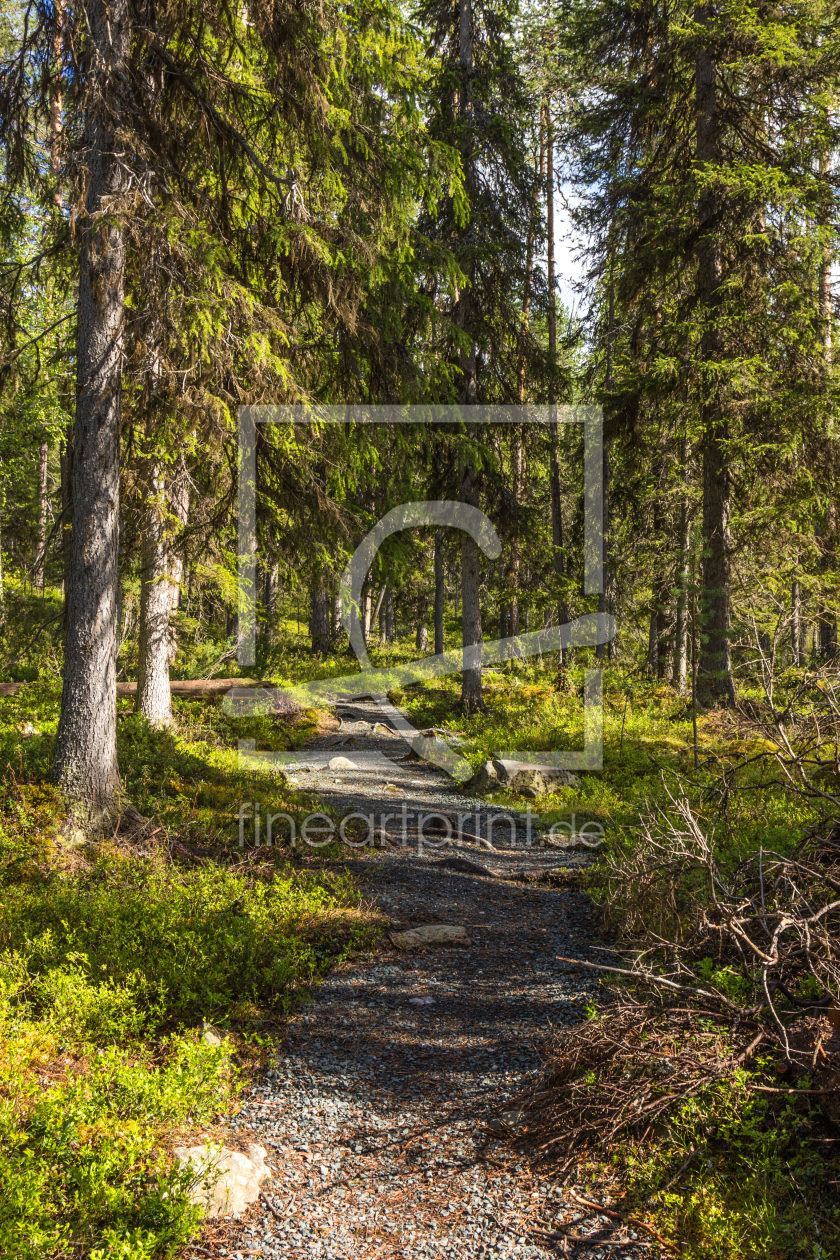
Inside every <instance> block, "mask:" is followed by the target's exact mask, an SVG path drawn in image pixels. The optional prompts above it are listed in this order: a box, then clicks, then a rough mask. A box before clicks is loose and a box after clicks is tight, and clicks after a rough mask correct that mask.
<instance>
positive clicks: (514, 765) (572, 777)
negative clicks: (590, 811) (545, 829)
mask: <svg viewBox="0 0 840 1260" xmlns="http://www.w3.org/2000/svg"><path fill="white" fill-rule="evenodd" d="M466 786H467V787H468V788H469V790H470V791H471V792H475V793H476V794H478V795H481V794H482V793H483V792H492V791H493V790H494V789H497V788H504V790H505V791H506V792H512V793H514V795H518V796H525V797H530V798H531V799H532V800H533V799H536V797H538V796H545V795H547V794H548V793H550V792H556V791H557V790H558V789H559V788H579V787H580V779H579V778H578V777H577V775H576V774H572V773H571V771H569V770H559V769H557V768H556V767H554V766H537V765H526V764H525V763H524V762H521V761H507V760H505V759H504V758H500V759H498V760H495V761H485V763H484V765H483V766H481V767H480V768H479V769H478V770H477V771H476V772H475V774H474V775H473V777H472V778H471V779H470V781H469V783H468V784H466Z"/></svg>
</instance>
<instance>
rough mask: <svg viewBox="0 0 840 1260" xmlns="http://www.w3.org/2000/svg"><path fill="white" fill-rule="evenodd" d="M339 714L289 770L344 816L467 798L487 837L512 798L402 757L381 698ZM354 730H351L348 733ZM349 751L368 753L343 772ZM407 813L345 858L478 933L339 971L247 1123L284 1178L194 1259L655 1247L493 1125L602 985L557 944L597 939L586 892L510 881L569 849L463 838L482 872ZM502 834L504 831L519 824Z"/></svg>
mask: <svg viewBox="0 0 840 1260" xmlns="http://www.w3.org/2000/svg"><path fill="white" fill-rule="evenodd" d="M339 711H340V712H343V713H345V714H346V716H345V717H344V718H343V722H342V729H341V731H339V732H338V733H337V735H336V734H334V735H332V736H330V737H322V738H321V739H320V740H318V741H316V742H315V743H314V744H313V745H312V746H311V747H310V748H309V749H308V750H307V753H306V760H307V764H309V765H310V766H312V767H313V769H311V770H308V771H306V770H302V769H301V770H300V771H296V772H295V774H294V776H293V777H294V778H295V779H297V780H298V781H299V782H301V783H304V782H305V783H306V786H307V787H311V788H312V789H313V790H314V791H316V792H317V793H318V795H319V796H320V797H321V798H322V799H323V800H324V801H325V803H326V804H328V805H329V806H330V807H331V808H332V809H334V810H335V811H336V812H337V813H338V815H339V816H346V815H347V814H348V813H350V812H353V811H359V812H363V813H365V814H370V813H374V814H375V815H376V816H377V822H376V826H377V829H378V830H379V829H380V828H381V822H380V817H379V816H380V815H381V814H382V813H392V814H396V815H397V818H398V819H399V820H400V822H401V820H402V817H403V811H402V805H403V802H405V806H406V811H405V813H406V815H407V816H408V820H409V821H408V823H407V825H406V834H407V835H411V825H412V822H416V815H417V813H418V812H420V813H426V814H429V815H432V814H436V813H438V814H440V813H442V814H443V815H444V816H454V814H455V813H456V812H458V811H459V810H460V811H461V812H462V813H466V812H468V811H472V812H473V823H474V824H475V828H476V829H475V831H474V834H476V835H481V836H486V834H487V828H488V819H489V818H492V817H493V815H494V814H498V813H499V812H500V811H499V810H496V809H494V808H493V807H488V806H486V805H484V804H482V803H477V802H476V801H472V800H469V799H467V798H465V797H463V796H462V795H460V793H459V792H458V790H457V788H456V787H455V786H454V785H452V784H451V782H450V781H449V780H448V779H447V778H446V776H445V775H444V774H443V773H442V772H439V771H437V770H435V769H434V768H431V767H429V766H426V765H423V764H422V763H419V762H417V761H413V760H407V761H406V760H403V761H397V760H396V759H397V758H398V757H402V756H404V754H405V752H406V747H407V746H406V744H405V743H403V741H402V739H401V738H399V737H396V736H394V735H393V734H392V733H390V732H387V731H386V730H384V729H382V728H379V729H378V730H377V729H374V723H375V722H376V721H377V720H378V710H377V709H376V707H375V705H374V704H373V703H370V704H369V705H366V704H364V703H361V702H360V703H357V704H354V705H353V706H352V709H351V708H349V707H344V706H339ZM362 723H364V724H366V725H361V724H362ZM348 735H349V736H350V737H351V739H352V741H353V742H346V743H342V745H341V747H340V748H337V747H336V741H337V740H338V739H343V738H344V737H345V736H348ZM336 755H341V756H343V757H346V758H347V759H348V760H352V761H353V763H354V766H353V767H345V768H344V769H338V770H331V769H330V768H329V766H328V764H327V763H328V761H329V760H330V759H331V758H332V757H333V756H336ZM394 798H396V805H395V803H394ZM477 804H478V805H479V806H480V808H479V812H478V816H477V817H476V816H475V810H476V805H477ZM393 821H394V820H393V819H391V820H390V823H389V824H386V828H389V829H390V834H391V836H392V841H391V843H394V844H395V847H393V848H392V847H389V845H388V844H387V843H386V845H385V847H384V848H383V847H375V848H365V849H362V850H357V851H355V852H354V851H352V850H351V851H350V856H349V858H348V860H347V861H346V862H343V863H342V866H348V867H349V868H350V870H351V871H352V872H353V874H354V876H355V878H356V879H357V880H358V882H359V884H360V886H361V888H362V890H363V892H364V894H365V895H366V896H367V897H368V898H369V899H370V900H371V902H374V903H375V904H377V905H378V906H379V907H380V908H381V909H382V911H383V912H384V913H385V914H387V915H388V916H389V918H390V920H391V923H392V925H394V926H395V927H400V928H401V927H404V926H411V925H419V924H421V923H435V922H436V923H449V924H454V925H460V926H463V927H464V928H465V929H466V932H467V936H468V937H469V940H470V944H469V945H468V946H466V947H450V948H440V947H438V948H430V949H427V950H424V951H418V952H415V953H410V954H407V953H401V952H399V951H397V950H395V949H393V948H389V940H388V938H385V939H384V940H383V942H382V947H381V949H380V951H379V952H378V953H377V954H376V955H375V956H374V957H373V958H371V959H370V960H368V961H363V962H358V963H354V964H352V965H348V966H345V967H343V968H340V969H338V970H336V971H334V972H333V973H332V974H331V975H329V976H328V977H327V978H326V980H325V982H324V983H323V984H322V986H321V987H320V989H319V991H318V993H317V996H316V998H315V1001H314V1002H313V1003H312V1005H310V1006H309V1007H307V1008H306V1010H305V1011H304V1012H302V1013H301V1014H299V1015H298V1016H297V1017H296V1018H295V1019H294V1020H293V1021H292V1022H291V1024H290V1025H289V1028H288V1035H287V1039H286V1041H285V1044H284V1047H283V1052H282V1054H281V1055H280V1057H279V1059H278V1061H277V1063H276V1065H275V1067H274V1069H273V1070H272V1071H271V1072H269V1074H268V1079H267V1080H266V1081H265V1082H263V1084H262V1085H261V1086H260V1087H259V1088H258V1089H257V1090H256V1091H255V1092H254V1093H253V1094H252V1095H251V1096H250V1097H249V1099H248V1100H247V1102H246V1105H245V1107H244V1108H243V1111H242V1113H241V1114H240V1116H239V1117H238V1119H237V1123H236V1126H235V1128H236V1130H237V1131H238V1135H239V1136H240V1137H241V1138H242V1139H243V1140H247V1141H257V1142H260V1143H262V1144H263V1145H264V1146H266V1147H267V1148H268V1151H269V1157H268V1162H269V1163H270V1164H271V1165H272V1167H273V1168H274V1170H275V1176H274V1178H273V1180H272V1181H271V1182H270V1183H268V1184H267V1186H266V1193H265V1195H264V1197H263V1199H262V1200H261V1201H260V1203H259V1205H258V1206H257V1207H256V1208H255V1209H254V1210H253V1211H252V1213H251V1215H250V1216H249V1218H248V1220H247V1221H244V1222H242V1223H241V1224H240V1225H237V1226H235V1227H234V1228H233V1229H232V1230H230V1231H229V1233H228V1238H227V1241H226V1243H225V1248H226V1252H225V1251H223V1250H222V1248H221V1246H220V1245H218V1244H217V1246H216V1249H214V1250H213V1252H212V1253H210V1252H208V1251H207V1250H206V1243H205V1250H204V1252H203V1253H198V1252H197V1253H196V1255H198V1254H204V1255H207V1254H213V1255H222V1254H227V1255H228V1256H232V1257H237V1256H242V1257H244V1256H247V1255H264V1256H267V1257H278V1258H279V1257H283V1258H284V1260H286V1258H292V1257H295V1258H298V1257H307V1258H313V1260H315V1258H317V1260H351V1258H357V1257H365V1258H369V1260H373V1258H374V1257H377V1258H378V1257H381V1258H382V1260H396V1257H405V1258H408V1257H447V1258H449V1257H451V1258H452V1260H473V1258H478V1257H481V1258H482V1260H489V1258H490V1257H497V1256H499V1257H501V1256H516V1257H521V1258H522V1260H526V1258H533V1260H537V1258H540V1260H541V1258H543V1257H548V1256H556V1255H578V1256H580V1257H598V1258H599V1260H600V1257H605V1256H608V1255H616V1254H618V1255H622V1256H625V1257H632V1256H634V1255H638V1256H641V1255H643V1254H650V1253H649V1252H647V1251H646V1249H645V1248H644V1245H643V1244H642V1243H641V1242H636V1241H634V1239H633V1238H632V1236H631V1235H628V1234H627V1233H621V1232H617V1231H616V1230H615V1228H614V1224H613V1223H611V1222H610V1220H609V1218H608V1217H606V1216H603V1215H598V1214H594V1215H593V1214H592V1212H591V1211H590V1212H588V1213H587V1212H585V1211H584V1210H581V1208H580V1207H579V1205H578V1204H577V1203H575V1201H574V1198H573V1197H572V1198H570V1197H569V1195H568V1194H567V1193H566V1192H564V1191H562V1190H561V1189H560V1188H559V1187H555V1185H554V1183H553V1182H552V1181H551V1179H550V1177H549V1176H547V1175H545V1174H540V1173H537V1172H535V1171H534V1170H532V1169H531V1168H529V1166H528V1165H527V1163H526V1162H525V1161H524V1160H520V1159H519V1158H518V1157H517V1156H516V1155H515V1153H512V1152H511V1150H510V1148H509V1147H506V1146H505V1144H504V1143H503V1142H501V1141H500V1140H499V1131H500V1129H501V1128H502V1126H503V1124H504V1120H500V1116H503V1113H504V1112H505V1110H506V1101H507V1100H508V1099H510V1098H512V1097H513V1096H514V1095H516V1094H517V1093H519V1092H520V1091H521V1090H522V1089H523V1087H524V1086H525V1085H526V1083H527V1080H528V1078H529V1076H530V1075H531V1074H533V1073H535V1072H536V1071H537V1070H538V1067H539V1063H540V1051H541V1046H542V1043H543V1042H544V1041H545V1039H546V1038H547V1037H549V1036H551V1035H553V1032H554V1031H555V1030H558V1029H562V1028H563V1027H568V1026H569V1025H572V1024H574V1023H576V1022H577V1021H579V1020H580V1019H581V1018H583V1017H584V1006H585V1003H586V1000H587V997H588V995H589V994H590V992H592V991H593V989H594V987H595V985H596V984H597V980H595V979H593V973H592V972H587V971H585V970H583V969H579V970H576V969H574V967H570V966H569V965H568V964H565V963H561V962H559V961H557V959H556V955H557V954H566V955H571V956H573V957H584V956H586V954H587V953H588V947H589V944H590V942H591V941H592V939H593V935H594V927H593V924H592V921H591V918H590V915H589V911H588V909H587V906H586V903H585V901H584V899H583V898H582V897H581V896H580V895H579V894H578V893H577V892H576V891H574V890H573V889H570V888H568V887H566V888H564V887H555V886H548V885H546V884H543V883H540V884H533V883H531V884H526V883H523V882H522V881H521V880H520V879H517V878H516V874H515V873H516V872H524V873H530V874H531V875H532V876H533V874H534V873H535V872H536V871H538V870H539V868H541V867H545V866H557V865H558V860H559V855H558V854H557V853H556V852H555V851H552V850H550V849H542V848H540V847H538V842H536V840H535V837H534V836H532V840H533V841H534V843H533V844H532V847H530V848H527V847H525V848H520V847H519V845H520V844H521V843H522V842H523V840H524V837H525V833H524V830H523V829H522V828H520V829H518V831H517V835H518V837H519V840H518V842H517V846H516V847H512V846H509V847H500V848H499V849H498V850H497V851H496V852H490V851H489V850H487V849H486V848H482V849H478V848H476V847H472V848H469V847H468V846H464V848H463V850H462V852H463V853H467V852H468V853H469V857H470V859H472V860H475V861H479V862H481V863H482V864H483V865H486V866H488V867H489V868H491V869H492V870H494V871H496V872H497V876H496V877H495V878H494V877H492V876H490V875H488V876H483V875H480V874H477V873H475V872H474V871H472V870H457V869H452V868H451V867H449V866H443V865H441V864H440V863H441V859H442V854H441V852H432V853H431V854H430V853H429V852H428V850H427V849H424V850H423V852H422V854H421V853H418V847H417V845H416V843H414V844H412V845H410V846H409V845H406V847H404V848H403V847H402V846H401V842H400V841H399V840H397V841H394V840H393V836H394V828H393V825H392V824H393ZM464 829H465V830H466V824H464ZM491 830H492V832H493V835H494V839H493V843H494V845H495V844H497V836H498V834H502V833H504V831H505V828H502V829H501V832H497V830H496V828H495V827H491ZM507 831H508V833H509V832H510V828H507ZM377 834H378V832H377ZM453 851H455V852H457V851H458V850H457V848H456V849H455V850H453V849H448V850H446V852H447V853H449V854H450V855H451V854H452V853H453ZM569 860H570V861H576V862H577V861H580V860H582V859H581V858H579V857H577V856H574V857H570V858H569ZM511 873H514V874H513V878H511ZM499 876H503V877H502V878H500V877H499Z"/></svg>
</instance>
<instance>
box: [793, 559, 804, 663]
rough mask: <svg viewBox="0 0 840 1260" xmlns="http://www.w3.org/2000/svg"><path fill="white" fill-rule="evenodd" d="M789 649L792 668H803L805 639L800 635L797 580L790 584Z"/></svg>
mask: <svg viewBox="0 0 840 1260" xmlns="http://www.w3.org/2000/svg"><path fill="white" fill-rule="evenodd" d="M790 648H791V655H792V657H793V664H794V667H795V668H797V669H803V668H804V666H805V638H804V635H803V633H802V598H801V595H800V590H799V578H794V579H793V581H792V582H791V584H790Z"/></svg>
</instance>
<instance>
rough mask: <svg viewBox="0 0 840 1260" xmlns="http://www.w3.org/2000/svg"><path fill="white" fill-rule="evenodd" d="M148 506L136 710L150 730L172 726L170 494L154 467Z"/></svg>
mask: <svg viewBox="0 0 840 1260" xmlns="http://www.w3.org/2000/svg"><path fill="white" fill-rule="evenodd" d="M146 491H147V496H148V498H147V503H146V513H145V520H144V522H143V536H142V542H141V547H140V626H139V639H138V654H139V660H138V670H137V699H136V701H135V709H136V711H137V712H138V713H142V715H143V717H144V718H146V720H147V721H148V722H150V723H151V724H152V726H156V727H163V726H170V725H171V723H172V700H171V697H170V692H169V614H170V611H171V608H172V595H171V587H170V584H169V548H168V545H167V511H166V492H165V488H164V480H163V473H162V471H161V469H160V467H159V466H158V465H153V466H152V467H151V468H150V470H149V473H148V479H147V486H146Z"/></svg>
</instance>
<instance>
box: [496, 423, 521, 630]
mask: <svg viewBox="0 0 840 1260" xmlns="http://www.w3.org/2000/svg"><path fill="white" fill-rule="evenodd" d="M511 445H512V450H511V464H512V472H513V478H512V480H513V486H512V490H513V540H512V542H511V546H510V601H509V603H508V607H507V615H506V618H505V620H506V623H507V634H508V635H510V636H511V637H512V638H513V637H515V636H516V635H518V634H519V586H520V583H521V581H522V542H521V539H520V537H519V528H520V508H521V506H522V495H523V492H524V480H525V460H524V458H523V450H522V426H521V425H519V424H515V425H514V426H513V434H512V437H511ZM502 637H506V636H504V635H503V636H502Z"/></svg>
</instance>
